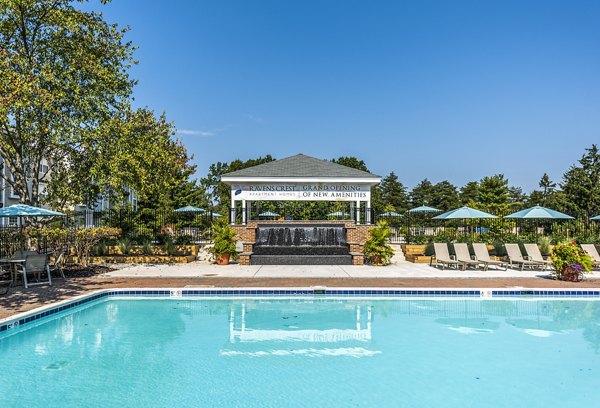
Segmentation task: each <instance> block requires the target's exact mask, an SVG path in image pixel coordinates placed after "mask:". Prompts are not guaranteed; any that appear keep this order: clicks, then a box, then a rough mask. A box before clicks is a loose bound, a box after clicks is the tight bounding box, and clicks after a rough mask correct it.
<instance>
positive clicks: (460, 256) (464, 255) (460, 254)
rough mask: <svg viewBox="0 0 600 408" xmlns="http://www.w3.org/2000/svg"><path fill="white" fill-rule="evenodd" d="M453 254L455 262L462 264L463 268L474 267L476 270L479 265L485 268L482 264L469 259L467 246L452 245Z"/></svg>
mask: <svg viewBox="0 0 600 408" xmlns="http://www.w3.org/2000/svg"><path fill="white" fill-rule="evenodd" d="M454 253H455V254H456V260H457V261H458V262H463V263H464V264H465V266H474V267H475V268H477V267H478V266H479V265H482V266H483V267H484V268H485V265H484V264H483V263H482V262H479V261H476V260H474V259H472V258H471V254H470V253H469V247H468V246H467V244H458V243H457V244H454Z"/></svg>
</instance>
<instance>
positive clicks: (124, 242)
mask: <svg viewBox="0 0 600 408" xmlns="http://www.w3.org/2000/svg"><path fill="white" fill-rule="evenodd" d="M132 246H133V243H132V242H131V240H130V239H129V238H123V239H121V240H119V244H118V247H119V249H120V250H121V253H122V254H123V255H129V253H130V252H131V247H132Z"/></svg>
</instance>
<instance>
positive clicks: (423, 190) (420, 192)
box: [410, 179, 433, 207]
mask: <svg viewBox="0 0 600 408" xmlns="http://www.w3.org/2000/svg"><path fill="white" fill-rule="evenodd" d="M432 196H433V184H431V181H429V180H427V179H425V180H423V181H421V182H420V183H419V184H417V185H416V186H414V187H413V189H412V190H411V192H410V200H411V201H412V206H413V207H418V206H421V205H431V200H432Z"/></svg>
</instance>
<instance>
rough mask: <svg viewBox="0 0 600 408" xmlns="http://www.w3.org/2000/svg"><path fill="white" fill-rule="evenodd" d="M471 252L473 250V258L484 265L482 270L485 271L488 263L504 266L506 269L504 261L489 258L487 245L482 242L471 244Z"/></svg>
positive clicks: (488, 265)
mask: <svg viewBox="0 0 600 408" xmlns="http://www.w3.org/2000/svg"><path fill="white" fill-rule="evenodd" d="M473 252H475V259H477V260H478V261H479V262H481V263H482V264H484V265H485V267H484V270H485V271H487V270H488V269H489V267H490V265H494V266H498V267H502V266H503V267H504V270H506V268H507V266H506V262H502V261H494V260H493V259H491V258H490V253H489V252H488V249H487V246H486V245H485V244H482V243H474V244H473Z"/></svg>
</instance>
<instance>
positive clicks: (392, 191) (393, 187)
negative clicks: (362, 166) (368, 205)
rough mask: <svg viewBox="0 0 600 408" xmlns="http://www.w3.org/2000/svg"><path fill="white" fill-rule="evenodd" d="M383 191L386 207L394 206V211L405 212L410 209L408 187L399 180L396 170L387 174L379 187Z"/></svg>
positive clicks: (382, 197)
mask: <svg viewBox="0 0 600 408" xmlns="http://www.w3.org/2000/svg"><path fill="white" fill-rule="evenodd" d="M377 190H379V191H380V193H381V201H382V204H383V206H384V209H389V208H393V210H392V211H397V212H404V211H406V210H407V209H408V195H407V194H406V187H404V185H403V184H402V183H401V182H400V181H398V176H396V174H395V173H394V172H391V173H390V174H389V175H387V176H386V177H385V178H384V179H383V180H382V181H381V184H380V185H379V186H378V187H377Z"/></svg>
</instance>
